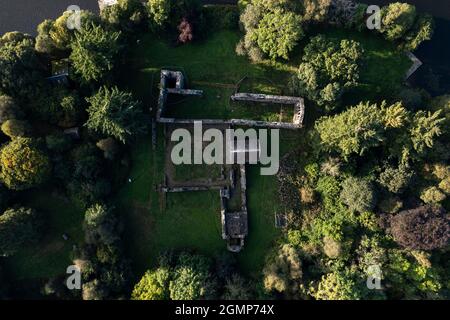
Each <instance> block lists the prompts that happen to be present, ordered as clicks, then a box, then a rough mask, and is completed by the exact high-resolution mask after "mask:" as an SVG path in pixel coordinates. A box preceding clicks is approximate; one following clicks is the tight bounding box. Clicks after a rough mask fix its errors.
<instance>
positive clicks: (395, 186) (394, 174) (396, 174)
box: [379, 165, 414, 193]
mask: <svg viewBox="0 0 450 320" xmlns="http://www.w3.org/2000/svg"><path fill="white" fill-rule="evenodd" d="M413 175H414V172H413V171H412V170H410V169H408V168H406V167H405V166H403V165H400V167H399V168H398V169H396V168H393V167H387V168H386V169H385V170H384V171H383V172H382V173H381V174H380V178H379V183H380V184H381V185H382V186H383V187H385V188H386V189H388V190H389V191H390V192H392V193H402V192H403V191H404V190H405V188H406V187H408V185H409V183H410V182H411V180H412V177H413Z"/></svg>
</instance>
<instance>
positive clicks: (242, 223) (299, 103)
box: [156, 70, 305, 252]
mask: <svg viewBox="0 0 450 320" xmlns="http://www.w3.org/2000/svg"><path fill="white" fill-rule="evenodd" d="M169 94H175V95H182V96H202V95H203V91H201V90H193V89H187V88H186V84H185V78H184V75H183V73H182V72H180V71H172V70H161V82H160V91H159V97H158V107H157V110H156V122H159V123H163V124H194V122H195V121H202V122H203V124H207V125H229V126H236V125H237V126H251V127H265V128H276V129H299V128H301V127H302V125H303V118H304V114H305V105H304V100H303V98H300V97H288V96H275V95H265V94H255V93H236V94H234V95H233V96H231V100H232V101H250V102H259V103H276V104H290V105H293V108H294V116H293V119H292V123H288V122H266V121H255V120H247V119H230V120H217V119H178V118H166V117H164V109H165V107H166V103H167V97H168V95H169ZM236 180H238V181H236ZM246 188H247V181H246V172H245V165H239V166H234V167H233V168H232V169H231V170H230V171H229V184H228V186H227V187H218V188H217V187H205V186H189V187H186V186H185V187H179V188H178V187H172V188H169V187H168V186H162V187H161V191H162V192H185V191H205V190H211V189H218V190H219V193H220V205H221V210H220V218H221V224H222V238H223V239H224V240H226V241H227V248H228V250H229V251H231V252H239V251H241V249H242V248H243V246H244V239H245V237H246V236H247V235H248V213H247V199H246ZM235 192H239V193H240V208H239V209H240V210H233V211H229V210H228V205H227V202H228V201H229V200H230V198H231V196H232V195H233V194H234V193H235Z"/></svg>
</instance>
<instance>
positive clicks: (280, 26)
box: [254, 10, 304, 60]
mask: <svg viewBox="0 0 450 320" xmlns="http://www.w3.org/2000/svg"><path fill="white" fill-rule="evenodd" d="M303 36H304V34H303V30H302V28H301V18H300V16H299V15H296V14H294V13H292V12H287V13H284V12H283V11H281V10H276V11H274V12H273V13H268V14H266V15H264V17H263V18H262V19H261V20H260V21H259V24H258V28H257V29H256V30H255V33H254V37H255V40H256V43H257V44H258V47H259V48H260V49H261V50H262V51H263V52H264V53H266V54H267V55H268V56H269V57H270V58H271V59H276V58H284V59H286V60H287V59H288V58H289V53H290V52H291V51H292V50H293V49H294V47H295V46H296V45H297V42H298V41H299V40H300V39H301V38H303Z"/></svg>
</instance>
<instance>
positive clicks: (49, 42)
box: [35, 19, 57, 54]
mask: <svg viewBox="0 0 450 320" xmlns="http://www.w3.org/2000/svg"><path fill="white" fill-rule="evenodd" d="M54 23H55V22H54V21H53V20H50V19H46V20H44V21H43V22H41V23H40V24H39V25H38V27H37V33H38V34H37V36H36V44H35V49H36V51H37V52H42V53H47V54H52V53H54V52H55V51H56V50H57V47H56V44H55V42H54V41H53V39H52V38H51V36H50V32H51V30H52V28H53V25H54Z"/></svg>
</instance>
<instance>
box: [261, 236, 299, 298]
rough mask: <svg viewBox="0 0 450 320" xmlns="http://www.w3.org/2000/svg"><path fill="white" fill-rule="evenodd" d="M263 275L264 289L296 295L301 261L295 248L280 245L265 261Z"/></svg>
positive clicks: (291, 295)
mask: <svg viewBox="0 0 450 320" xmlns="http://www.w3.org/2000/svg"><path fill="white" fill-rule="evenodd" d="M263 275H264V288H265V290H266V291H268V292H270V291H278V292H280V293H283V294H285V295H286V296H287V297H290V298H293V297H296V295H297V294H298V291H299V286H300V282H301V280H302V276H303V272H302V263H301V260H300V257H299V255H298V253H297V252H296V250H295V249H294V248H293V247H292V246H290V245H288V244H284V245H282V246H281V247H280V248H279V250H278V251H277V252H276V253H275V254H274V255H273V256H271V257H270V258H269V260H268V261H267V263H266V265H265V267H264V270H263Z"/></svg>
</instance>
